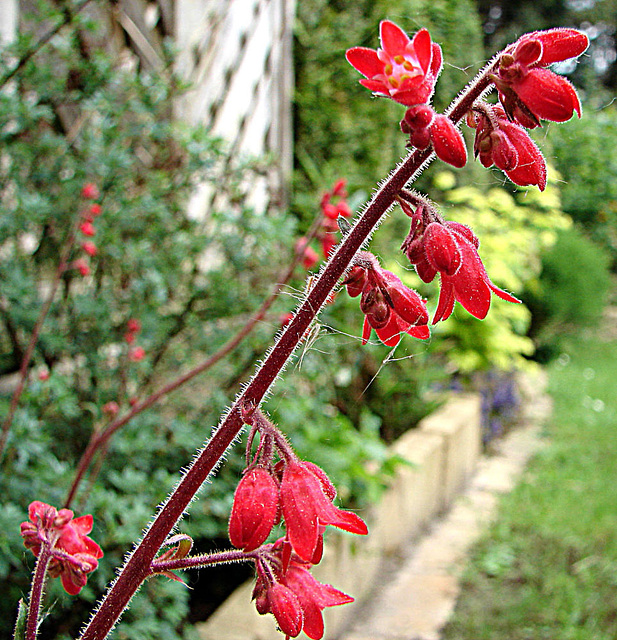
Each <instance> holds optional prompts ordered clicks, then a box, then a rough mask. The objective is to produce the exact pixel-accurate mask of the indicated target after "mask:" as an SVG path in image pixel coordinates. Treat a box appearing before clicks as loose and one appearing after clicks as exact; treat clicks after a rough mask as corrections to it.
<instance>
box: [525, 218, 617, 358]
mask: <svg viewBox="0 0 617 640" xmlns="http://www.w3.org/2000/svg"><path fill="white" fill-rule="evenodd" d="M610 262H611V261H610V257H609V255H608V253H607V251H606V250H604V249H603V248H602V247H600V246H598V245H597V244H596V243H594V242H593V241H592V240H590V239H589V238H588V237H587V236H586V235H585V234H584V233H582V232H581V231H580V230H579V229H577V228H576V227H571V228H570V229H566V230H563V231H561V232H560V233H559V234H558V236H557V241H556V242H555V244H554V245H553V246H552V247H550V248H548V249H546V250H545V251H544V252H543V253H542V271H541V273H540V274H539V277H538V278H536V279H534V280H531V281H530V282H528V284H527V288H526V290H525V301H526V303H527V304H528V305H529V306H530V308H531V309H532V312H533V324H532V327H531V331H530V334H531V335H532V337H533V338H534V339H535V341H536V342H537V344H538V345H539V349H540V354H539V355H540V357H541V358H543V359H547V358H550V357H551V356H552V355H553V353H554V352H555V350H556V349H557V348H558V347H559V340H560V339H561V338H562V337H563V336H564V335H567V334H569V333H572V332H575V331H578V330H580V329H581V328H584V327H587V326H593V325H594V324H596V323H597V322H598V320H599V318H600V316H601V314H602V311H603V309H604V306H605V304H606V300H607V295H608V292H609V290H610V287H611V284H612V280H611V274H610Z"/></svg>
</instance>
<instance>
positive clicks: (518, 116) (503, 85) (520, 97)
mask: <svg viewBox="0 0 617 640" xmlns="http://www.w3.org/2000/svg"><path fill="white" fill-rule="evenodd" d="M588 46H589V39H588V38H587V36H586V35H585V34H584V33H581V32H580V31H577V30H576V29H549V30H548V31H535V32H533V33H528V34H526V35H524V36H523V37H522V38H520V39H519V40H518V41H517V42H516V43H515V44H514V45H512V47H509V48H508V50H506V52H505V53H503V54H501V56H500V58H499V68H498V70H497V73H496V74H495V75H494V76H493V81H494V83H495V86H496V87H497V89H498V90H499V99H500V101H501V103H502V105H503V107H504V109H505V111H506V113H507V114H508V117H509V118H510V119H512V120H514V121H515V122H518V123H519V124H521V125H523V126H524V127H527V128H533V127H537V126H538V125H539V124H540V120H551V121H553V122H565V121H566V120H569V119H570V118H571V117H572V116H573V114H574V113H577V114H578V116H579V117H580V115H581V104H580V101H579V99H578V95H577V93H576V90H575V89H574V87H573V86H572V85H571V84H570V83H569V82H568V81H567V80H566V79H565V78H564V77H562V76H560V75H557V74H556V73H553V72H552V71H549V70H548V69H546V68H545V67H547V66H548V65H550V64H552V63H554V62H560V61H562V60H568V59H569V58H574V57H577V56H579V55H581V54H582V53H583V52H584V51H585V50H586V49H587V47H588Z"/></svg>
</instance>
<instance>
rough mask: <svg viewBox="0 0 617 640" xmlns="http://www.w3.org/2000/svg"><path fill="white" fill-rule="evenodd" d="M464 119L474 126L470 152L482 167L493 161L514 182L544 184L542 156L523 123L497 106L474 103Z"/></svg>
mask: <svg viewBox="0 0 617 640" xmlns="http://www.w3.org/2000/svg"><path fill="white" fill-rule="evenodd" d="M467 122H468V124H469V125H470V126H471V127H474V128H475V129H476V138H475V142H474V154H475V156H476V157H479V159H480V162H481V163H482V165H483V166H485V167H490V166H491V165H493V164H494V165H495V166H496V167H497V168H499V169H501V170H502V171H503V172H504V173H505V174H506V175H507V176H508V178H510V180H512V182H514V183H515V184H518V185H521V186H523V187H524V186H527V185H531V184H535V185H537V186H538V187H539V189H540V191H544V189H545V187H546V163H545V161H544V156H543V155H542V153H541V152H540V150H539V149H538V147H537V146H536V145H535V143H534V142H533V140H532V139H531V138H530V137H529V134H528V133H527V132H526V131H525V129H523V127H521V126H519V125H517V124H516V123H514V122H511V121H510V120H509V119H508V117H507V116H506V113H505V111H504V110H503V109H502V108H501V107H499V106H492V105H489V104H484V103H481V104H478V105H476V106H475V107H474V112H473V113H471V114H470V115H469V117H468V118H467Z"/></svg>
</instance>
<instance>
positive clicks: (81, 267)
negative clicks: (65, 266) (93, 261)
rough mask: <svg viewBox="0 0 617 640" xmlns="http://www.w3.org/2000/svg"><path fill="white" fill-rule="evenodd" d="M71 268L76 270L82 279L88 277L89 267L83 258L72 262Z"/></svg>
mask: <svg viewBox="0 0 617 640" xmlns="http://www.w3.org/2000/svg"><path fill="white" fill-rule="evenodd" d="M73 268H74V269H77V271H79V274H80V275H81V276H83V277H84V278H85V277H86V276H88V275H90V265H89V264H88V263H87V262H86V261H85V260H84V259H83V258H77V260H74V261H73Z"/></svg>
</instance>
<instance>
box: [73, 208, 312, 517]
mask: <svg viewBox="0 0 617 640" xmlns="http://www.w3.org/2000/svg"><path fill="white" fill-rule="evenodd" d="M320 225H321V216H317V217H316V218H315V220H314V221H313V224H312V225H311V228H310V229H309V231H308V232H307V233H306V235H305V240H304V242H302V243H300V244H299V245H298V247H296V250H295V252H294V255H293V258H292V260H291V263H290V264H289V266H288V267H287V268H286V269H285V271H284V272H283V273H281V275H280V276H279V277H278V278H277V281H276V284H275V285H274V287H273V289H272V292H271V293H270V295H269V296H268V297H267V298H266V299H265V300H264V301H263V303H262V305H261V306H260V307H259V309H257V311H255V313H254V314H253V315H252V316H251V317H250V318H249V319H248V321H247V322H246V324H245V325H244V326H243V327H241V328H240V330H239V331H238V332H237V333H236V335H234V336H232V337H231V338H230V339H229V340H228V341H227V342H226V343H225V344H224V345H223V346H222V347H221V348H220V349H219V350H218V351H216V352H215V353H213V354H212V355H211V356H208V358H206V359H205V360H204V361H203V362H201V363H200V364H198V365H197V366H196V367H193V369H191V370H190V371H187V372H186V373H184V374H182V375H180V376H178V377H177V378H176V379H175V380H172V381H171V382H169V383H167V384H166V385H163V386H162V387H161V388H160V389H157V390H156V391H154V392H152V393H151V394H150V395H149V396H148V397H147V398H145V399H144V400H142V401H141V402H138V403H137V404H136V405H135V406H134V407H132V408H131V409H130V411H127V413H125V414H124V415H122V416H119V417H118V418H115V419H114V420H112V421H111V422H110V423H109V424H107V425H106V426H105V427H104V428H103V429H102V430H101V431H97V432H95V433H93V434H92V436H91V437H90V442H89V443H88V446H87V447H86V449H85V450H84V452H83V454H82V456H81V459H80V460H79V463H78V464H77V469H76V470H75V475H74V476H73V482H72V484H71V486H70V488H69V491H68V493H67V497H66V500H65V503H64V506H65V508H67V509H69V508H70V507H71V504H72V503H73V500H74V499H75V496H76V494H77V489H78V488H79V485H80V484H81V482H82V480H83V478H84V476H85V474H86V471H87V470H88V468H89V467H90V465H91V464H92V460H93V458H94V456H95V455H96V454H97V453H98V454H99V462H102V457H104V455H105V452H106V447H107V445H108V444H109V441H110V440H111V437H112V436H113V435H114V434H115V433H116V431H118V429H121V428H122V427H123V426H124V425H126V424H128V423H129V422H130V421H131V420H132V419H133V418H134V417H135V416H137V415H139V414H140V413H141V412H142V411H145V410H146V409H148V408H149V407H151V406H152V405H153V404H156V403H157V402H158V401H159V400H160V399H161V398H163V397H164V396H166V395H167V394H169V393H171V392H172V391H175V390H176V389H178V388H179V387H181V386H182V385H183V384H185V383H187V382H189V380H192V379H193V378H194V377H196V376H197V375H199V374H200V373H203V372H204V371H207V370H208V369H211V368H212V367H213V366H214V365H215V364H216V363H217V362H219V361H220V360H222V359H223V358H224V357H225V356H226V355H228V354H229V353H231V352H232V351H233V350H234V349H235V348H236V347H237V346H238V345H239V344H241V343H242V341H243V340H244V339H245V338H246V337H247V336H248V335H249V334H250V333H251V332H252V331H253V329H254V328H255V327H256V326H257V324H258V323H259V322H261V321H262V320H263V319H264V317H265V316H266V313H267V312H268V310H269V309H270V307H271V306H272V305H273V304H274V302H275V301H276V300H277V299H278V296H279V294H280V292H281V290H282V289H283V287H284V286H285V285H286V284H287V283H288V282H289V281H290V280H291V278H292V277H293V274H294V271H295V270H296V267H297V266H298V265H299V264H300V262H301V260H302V256H303V255H304V251H305V249H306V247H307V246H308V245H309V243H310V241H311V240H312V239H313V238H314V237H315V235H316V234H317V231H318V230H319V227H320ZM95 477H96V472H95V473H91V474H90V483H91V484H92V483H93V481H94V478H95Z"/></svg>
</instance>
